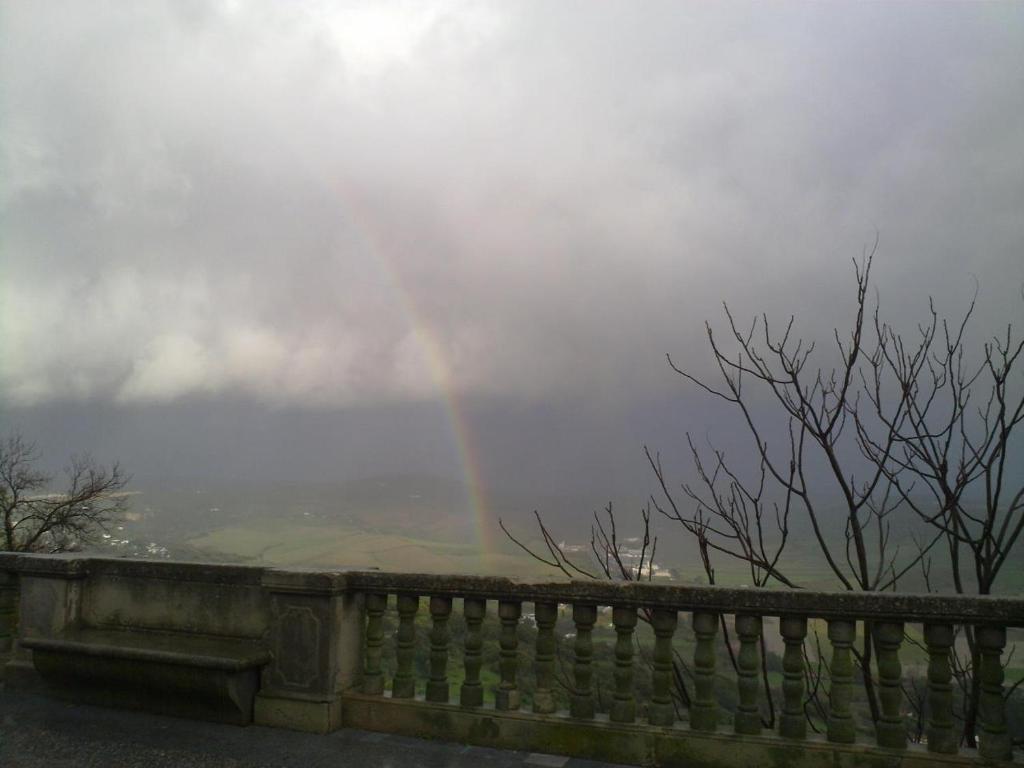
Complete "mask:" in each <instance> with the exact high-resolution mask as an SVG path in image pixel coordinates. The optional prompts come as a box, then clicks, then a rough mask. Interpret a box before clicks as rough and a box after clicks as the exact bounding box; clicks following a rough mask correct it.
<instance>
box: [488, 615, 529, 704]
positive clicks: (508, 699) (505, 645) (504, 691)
mask: <svg viewBox="0 0 1024 768" xmlns="http://www.w3.org/2000/svg"><path fill="white" fill-rule="evenodd" d="M522 608H523V606H522V603H520V602H518V601H516V600H500V601H498V618H499V619H501V633H500V636H499V644H500V646H501V660H500V662H499V668H500V669H501V683H499V684H498V690H497V691H496V692H495V695H494V707H495V709H500V710H512V709H519V704H520V700H519V688H518V686H517V685H516V677H517V675H518V672H519V636H518V635H517V634H516V629H517V627H518V626H519V615H520V613H521V612H522Z"/></svg>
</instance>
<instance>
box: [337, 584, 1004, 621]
mask: <svg viewBox="0 0 1024 768" xmlns="http://www.w3.org/2000/svg"><path fill="white" fill-rule="evenodd" d="M347 579H348V585H349V588H350V589H358V590H361V591H375V592H390V593H394V592H402V591H416V592H420V593H424V594H426V593H429V594H438V595H451V596H453V597H460V596H467V595H468V596H473V597H486V598H490V599H495V600H497V599H501V598H507V599H517V600H523V601H531V602H533V601H538V600H539V601H549V602H550V601H556V602H559V603H592V604H594V605H620V606H645V607H651V608H654V607H668V608H677V609H678V610H684V611H699V612H705V613H724V614H728V615H734V614H737V613H747V614H752V615H757V616H786V615H797V616H813V617H815V618H821V619H828V618H850V617H856V618H859V619H878V620H886V619H887V620H890V621H904V622H925V621H946V622H950V623H954V624H992V625H998V626H1005V627H1021V626H1024V597H991V596H987V595H985V596H966V595H934V594H930V595H912V594H897V593H892V592H871V593H867V592H813V591H811V590H778V589H747V588H736V589H734V588H730V587H705V586H689V585H681V584H680V585H675V584H653V583H650V582H640V581H634V582H607V581H553V582H530V581H521V580H517V579H509V578H503V577H498V576H460V575H438V574H424V573H385V572H379V571H350V572H348V574H347Z"/></svg>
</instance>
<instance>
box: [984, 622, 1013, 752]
mask: <svg viewBox="0 0 1024 768" xmlns="http://www.w3.org/2000/svg"><path fill="white" fill-rule="evenodd" d="M975 638H976V640H977V643H978V646H979V648H980V649H981V699H980V701H979V702H978V705H979V706H978V714H979V716H980V720H981V738H980V739H979V742H978V751H979V752H980V753H981V756H982V757H985V758H989V759H991V760H1009V759H1010V758H1011V757H1012V756H1013V755H1012V751H1013V749H1012V742H1011V740H1010V734H1009V732H1008V731H1007V728H1006V702H1005V700H1004V699H1003V666H1002V664H1001V663H1000V661H999V659H1000V657H1001V656H1002V655H1003V647H1004V646H1005V645H1006V629H1005V628H1004V627H978V628H977V631H976V634H975Z"/></svg>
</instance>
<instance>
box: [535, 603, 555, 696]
mask: <svg viewBox="0 0 1024 768" xmlns="http://www.w3.org/2000/svg"><path fill="white" fill-rule="evenodd" d="M533 610H534V617H535V618H536V619H537V646H536V656H535V660H534V669H535V673H536V677H537V690H536V691H535V692H534V694H533V711H534V712H537V713H539V714H548V713H551V712H554V711H555V696H554V693H553V692H552V687H553V685H554V678H555V622H556V621H557V619H558V603H534V605H533Z"/></svg>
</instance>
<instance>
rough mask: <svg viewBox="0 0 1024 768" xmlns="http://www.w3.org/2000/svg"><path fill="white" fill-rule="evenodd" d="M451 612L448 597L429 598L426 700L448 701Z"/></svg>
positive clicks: (450, 602)
mask: <svg viewBox="0 0 1024 768" xmlns="http://www.w3.org/2000/svg"><path fill="white" fill-rule="evenodd" d="M451 614H452V599H451V598H450V597H431V598H430V617H431V619H433V621H434V626H433V628H432V629H431V631H430V680H428V681H427V701H440V702H444V703H445V704H447V703H448V697H449V696H450V695H451V689H450V688H449V686H448V618H449V617H450V616H451Z"/></svg>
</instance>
